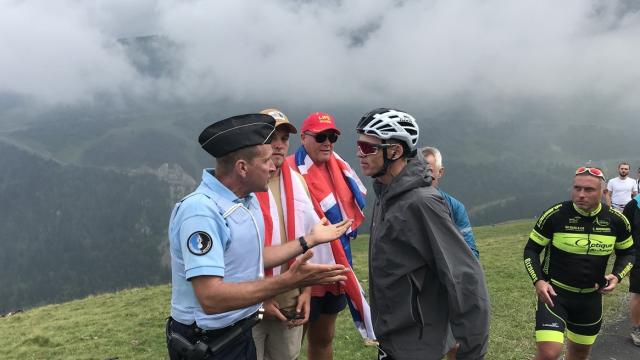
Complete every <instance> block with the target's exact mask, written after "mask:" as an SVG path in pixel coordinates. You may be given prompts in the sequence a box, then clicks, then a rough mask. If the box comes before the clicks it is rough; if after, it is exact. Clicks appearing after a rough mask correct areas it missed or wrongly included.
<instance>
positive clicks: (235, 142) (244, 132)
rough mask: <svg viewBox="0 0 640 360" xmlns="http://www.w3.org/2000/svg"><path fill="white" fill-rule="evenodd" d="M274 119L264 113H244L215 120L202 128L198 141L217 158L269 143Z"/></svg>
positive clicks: (273, 128) (273, 127)
mask: <svg viewBox="0 0 640 360" xmlns="http://www.w3.org/2000/svg"><path fill="white" fill-rule="evenodd" d="M275 123H276V120H275V119H274V118H273V117H272V116H269V115H266V114H245V115H237V116H232V117H230V118H227V119H224V120H220V121H217V122H215V123H213V124H211V125H209V126H207V128H206V129H204V130H202V133H200V137H199V138H198V142H199V143H200V145H201V146H202V148H203V149H204V150H205V151H206V152H208V153H209V154H211V155H212V156H213V157H216V158H219V157H222V156H225V155H227V154H229V153H231V152H233V151H236V150H239V149H242V148H244V147H247V146H252V145H261V144H270V143H271V134H272V133H273V131H274V130H275V128H276V127H275Z"/></svg>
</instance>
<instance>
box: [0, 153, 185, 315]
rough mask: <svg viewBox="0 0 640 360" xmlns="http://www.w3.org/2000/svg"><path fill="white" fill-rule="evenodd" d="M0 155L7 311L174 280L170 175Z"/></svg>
mask: <svg viewBox="0 0 640 360" xmlns="http://www.w3.org/2000/svg"><path fill="white" fill-rule="evenodd" d="M0 154H1V155H0V169H2V171H1V172H0V202H1V203H2V204H3V206H2V207H0V219H1V220H0V229H2V235H0V249H1V251H0V263H1V264H2V271H0V288H1V289H2V297H1V298H2V299H1V300H0V312H6V311H8V310H10V309H15V308H23V307H29V306H32V305H35V304H41V303H49V302H54V301H61V300H67V299H72V298H77V297H80V296H84V295H87V294H91V293H96V292H103V291H111V290H114V289H120V288H124V287H129V286H133V285H143V284H154V283H160V282H166V281H167V280H168V279H169V277H168V268H167V267H166V266H164V265H163V261H162V258H163V256H165V253H166V251H167V247H166V223H167V219H168V214H169V212H170V209H171V206H172V202H173V200H174V199H171V197H170V194H171V188H172V186H173V187H176V183H175V182H174V185H171V184H170V183H169V182H168V181H167V179H168V177H167V176H166V174H165V176H164V177H165V179H161V178H160V177H159V176H158V175H157V174H153V173H151V171H147V173H144V172H140V173H138V174H128V173H126V172H118V171H113V170H106V169H101V168H97V167H90V166H76V165H61V164H60V163H58V162H56V161H54V160H45V159H43V158H41V157H40V156H38V155H35V154H32V153H29V152H26V151H23V150H20V149H17V148H16V147H14V146H10V145H7V144H4V143H0ZM165 173H166V171H165ZM183 182H184V181H183ZM187 183H189V182H188V181H187ZM189 185H191V184H189ZM182 191H184V190H182ZM165 263H166V262H165Z"/></svg>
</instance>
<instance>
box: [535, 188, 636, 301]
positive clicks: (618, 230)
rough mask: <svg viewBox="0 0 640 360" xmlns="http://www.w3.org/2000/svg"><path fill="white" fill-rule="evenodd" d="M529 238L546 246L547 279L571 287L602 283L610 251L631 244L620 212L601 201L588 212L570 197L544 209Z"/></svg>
mask: <svg viewBox="0 0 640 360" xmlns="http://www.w3.org/2000/svg"><path fill="white" fill-rule="evenodd" d="M529 238H530V239H531V240H533V241H534V242H536V243H538V244H539V245H541V246H545V247H546V250H545V256H544V262H543V267H542V269H543V273H544V276H545V277H546V278H547V279H546V280H547V281H551V283H552V284H555V285H558V286H560V287H563V288H565V289H568V290H572V291H580V290H581V289H593V287H594V285H595V284H596V283H600V284H601V283H602V280H603V277H604V274H605V270H606V266H607V261H608V259H609V256H610V255H611V253H613V252H614V251H615V250H617V249H620V250H622V249H628V248H630V247H631V246H633V240H632V239H631V233H630V226H629V222H628V221H627V219H626V218H625V217H624V216H623V215H622V213H620V212H619V211H617V210H614V209H611V208H610V207H608V206H606V205H602V204H600V205H599V206H598V208H597V209H596V210H595V211H593V212H591V213H587V212H585V211H583V210H581V209H579V208H577V207H576V206H575V205H574V204H573V202H571V201H565V202H562V203H560V204H557V205H554V206H552V207H551V208H549V209H548V210H546V211H545V212H544V213H543V214H542V216H540V219H539V220H538V222H537V223H536V225H535V226H534V228H533V231H532V232H531V235H530V236H529ZM628 270H629V269H625V271H626V272H628ZM624 275H626V273H624V274H621V276H624Z"/></svg>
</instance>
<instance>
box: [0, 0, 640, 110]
mask: <svg viewBox="0 0 640 360" xmlns="http://www.w3.org/2000/svg"><path fill="white" fill-rule="evenodd" d="M90 3H91V4H87V2H84V1H71V0H66V1H65V0H57V1H4V2H2V3H0V93H10V94H20V95H24V96H28V97H31V98H34V99H38V100H40V101H42V102H45V103H50V104H57V103H77V102H83V101H88V100H91V99H93V98H95V97H96V96H99V95H100V94H110V95H113V96H151V97H154V98H167V99H179V100H181V101H194V102H195V101H206V100H224V99H229V100H231V101H253V102H264V101H268V102H272V103H278V102H280V103H289V104H298V105H304V104H316V103H322V104H335V105H348V104H363V106H364V107H365V108H367V107H371V106H376V105H379V104H398V106H401V107H402V106H404V107H408V108H428V107H431V108H447V107H450V106H455V105H454V104H458V103H460V102H464V103H465V104H466V105H467V106H471V107H475V108H477V109H478V111H479V112H480V113H484V114H485V115H486V116H487V117H492V116H494V115H496V114H502V115H504V114H508V113H509V110H508V109H509V106H510V105H509V104H512V103H514V102H515V103H522V102H525V103H526V102H540V103H545V104H552V106H556V107H562V104H565V105H566V106H568V107H580V106H586V107H585V108H586V109H589V108H591V107H594V108H597V109H600V110H601V111H602V109H603V108H604V109H605V110H610V111H611V113H615V114H622V115H621V116H624V114H630V113H633V112H635V111H637V110H638V107H639V104H640V67H638V66H637V59H638V58H640V48H639V47H638V46H637V43H638V40H639V39H640V12H639V10H640V6H638V5H634V3H633V2H631V1H605V0H592V1H584V0H568V1H563V2H562V3H558V2H557V1H550V0H539V1H533V0H531V1H516V2H514V1H508V0H487V1H471V0H468V1H461V0H450V1H410V0H407V1H368V0H352V1H291V0H288V1H284V0H281V1H258V2H254V1H215V2H208V1H184V0H182V1H177V0H176V1H169V0H165V1H163V0H158V1H151V0H147V1H125V0H119V1H106V0H105V1H96V2H90ZM148 35H158V36H160V37H161V38H162V39H163V42H162V43H161V44H169V45H170V46H166V47H164V46H160V47H159V48H156V49H155V53H154V54H153V56H154V57H160V58H161V60H162V61H160V64H161V66H165V67H172V68H171V69H170V71H164V72H163V71H160V72H157V71H156V72H154V71H152V72H149V71H146V72H145V71H141V66H142V67H144V65H145V63H144V61H142V62H140V57H138V58H136V57H135V56H132V52H131V44H130V43H127V39H131V38H134V37H137V36H148ZM123 39H125V40H124V41H123ZM136 59H137V60H136ZM143 60H144V59H143ZM156 60H157V59H156ZM594 104H595V105H594ZM587 113H588V111H587ZM502 115H499V116H502Z"/></svg>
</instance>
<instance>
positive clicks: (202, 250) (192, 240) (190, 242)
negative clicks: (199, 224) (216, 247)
mask: <svg viewBox="0 0 640 360" xmlns="http://www.w3.org/2000/svg"><path fill="white" fill-rule="evenodd" d="M212 247H213V241H212V240H211V236H209V234H207V233H206V232H204V231H196V232H194V233H193V234H191V235H190V236H189V238H188V239H187V248H189V252H190V253H192V254H193V255H196V256H200V255H204V254H206V253H208V252H209V250H211V248H212Z"/></svg>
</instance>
